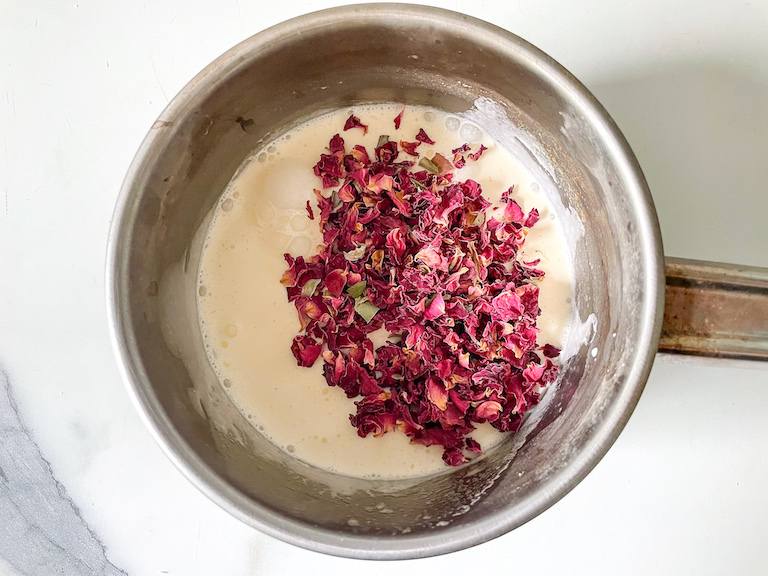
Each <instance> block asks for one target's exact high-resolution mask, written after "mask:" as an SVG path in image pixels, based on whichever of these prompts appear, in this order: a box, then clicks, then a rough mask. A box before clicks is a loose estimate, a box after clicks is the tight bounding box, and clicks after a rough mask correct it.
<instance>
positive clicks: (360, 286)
mask: <svg viewBox="0 0 768 576" xmlns="http://www.w3.org/2000/svg"><path fill="white" fill-rule="evenodd" d="M367 287H368V283H367V282H366V281H365V280H362V281H360V282H357V283H356V284H352V286H350V287H349V288H347V294H349V295H350V296H352V298H360V296H362V295H363V294H364V293H365V289H366V288H367Z"/></svg>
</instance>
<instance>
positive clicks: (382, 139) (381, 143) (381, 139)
mask: <svg viewBox="0 0 768 576" xmlns="http://www.w3.org/2000/svg"><path fill="white" fill-rule="evenodd" d="M387 142H389V134H382V135H381V136H379V143H378V144H376V148H381V147H382V146H384V144H386V143H387Z"/></svg>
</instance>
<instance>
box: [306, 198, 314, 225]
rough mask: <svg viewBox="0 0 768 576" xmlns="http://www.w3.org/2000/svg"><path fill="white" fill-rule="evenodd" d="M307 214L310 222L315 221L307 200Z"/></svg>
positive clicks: (310, 205)
mask: <svg viewBox="0 0 768 576" xmlns="http://www.w3.org/2000/svg"><path fill="white" fill-rule="evenodd" d="M307 214H308V215H309V219H310V220H314V219H315V213H314V212H313V211H312V204H310V203H309V200H307Z"/></svg>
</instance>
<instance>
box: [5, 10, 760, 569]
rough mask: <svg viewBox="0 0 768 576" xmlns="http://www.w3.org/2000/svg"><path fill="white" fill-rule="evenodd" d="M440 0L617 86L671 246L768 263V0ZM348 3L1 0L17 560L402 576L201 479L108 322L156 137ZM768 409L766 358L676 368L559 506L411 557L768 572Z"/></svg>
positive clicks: (9, 501)
mask: <svg viewBox="0 0 768 576" xmlns="http://www.w3.org/2000/svg"><path fill="white" fill-rule="evenodd" d="M436 4H439V5H441V6H444V7H448V8H453V9H458V10H462V11H464V12H467V13H470V14H472V15H475V16H478V17H481V18H484V19H486V20H489V21H491V22H493V23H495V24H498V25H500V26H503V27H505V28H507V29H509V30H511V31H513V32H515V33H517V34H519V35H521V36H522V37H524V38H526V39H528V40H530V41H532V42H533V43H534V44H536V45H538V46H539V47H540V48H542V49H543V50H545V51H546V52H548V53H550V54H551V55H552V56H554V57H555V58H556V59H558V60H559V61H560V62H561V63H563V64H564V65H565V66H566V67H568V68H569V69H570V70H571V71H572V72H573V73H575V74H576V76H577V77H579V78H580V79H581V80H582V81H583V82H584V83H585V84H586V85H587V86H588V87H589V88H590V89H592V90H593V91H594V93H595V94H596V95H597V97H598V98H599V99H601V101H603V102H604V104H605V105H606V107H607V108H608V109H609V111H610V112H611V113H612V114H613V115H614V117H615V119H616V120H617V122H618V124H619V125H620V126H621V128H622V129H623V130H624V132H625V134H626V135H627V138H628V139H629V141H630V143H631V144H632V146H633V147H634V149H635V151H636V153H637V156H638V157H639V159H640V162H641V164H642V166H643V168H644V170H645V172H646V175H647V177H648V180H649V182H650V185H651V188H652V191H653V195H654V199H655V201H656V205H657V208H658V210H659V214H660V219H661V224H662V228H663V235H664V241H665V249H666V253H667V254H670V255H675V256H684V257H694V258H704V259H713V260H730V261H736V262H740V263H744V264H753V265H760V266H768V226H767V225H766V222H768V59H766V57H765V55H766V54H768V2H766V1H765V0H757V1H752V2H749V1H747V2H742V1H715V0H684V1H682V0H681V1H679V2H674V3H668V2H666V1H665V0H623V1H621V2H609V1H607V0H605V1H599V0H582V1H580V2H569V1H567V0H512V1H510V0H478V1H475V2H461V3H460V2H455V1H447V2H436ZM331 5H333V2H327V1H314V0H300V1H295V2H282V3H280V2H269V3H267V2H247V1H246V0H231V1H229V0H226V1H225V0H220V1H198V0H195V1H190V0H183V1H182V0H160V1H154V2H150V1H142V2H139V1H130V2H129V1H126V2H105V1H87V0H69V1H68V2H64V3H62V2H56V3H54V2H40V1H32V0H30V1H27V2H14V1H13V0H0V141H2V147H0V366H1V367H2V371H1V372H0V574H2V575H16V574H26V575H29V576H38V575H46V576H47V575H54V574H62V575H70V574H71V575H87V574H99V575H102V574H105V575H106V574H109V575H112V574H128V575H130V576H143V575H152V574H177V575H183V576H195V575H206V576H210V575H227V576H239V575H246V574H247V575H250V574H276V575H277V574H296V573H312V574H317V575H323V574H333V575H334V576H337V575H339V574H361V573H364V574H382V575H383V574H391V573H392V570H393V567H392V566H391V565H387V564H383V563H378V564H374V563H366V562H362V561H352V560H342V559H338V558H331V557H324V556H320V555H318V554H315V553H311V552H306V551H303V550H299V549H296V548H293V547H291V546H288V545H286V544H283V543H281V542H278V541H275V540H273V539H271V538H268V537H266V536H263V535H261V534H260V533H258V532H256V531H254V530H252V529H250V528H248V527H246V526H244V525H243V524H241V523H240V522H238V521H237V520H234V519H233V518H231V517H229V516H228V515H227V514H226V513H225V512H223V511H222V510H220V509H219V508H218V507H217V506H215V505H214V504H212V503H211V502H209V501H208V500H207V499H206V498H205V497H204V496H202V495H201V494H200V493H198V492H197V490H196V489H195V488H193V487H192V486H191V485H190V484H189V483H188V482H187V481H186V480H185V479H184V478H183V477H182V476H181V474H180V473H179V472H177V471H176V469H174V468H173V466H172V465H171V464H170V462H169V461H168V460H167V459H166V458H165V456H164V455H163V454H162V453H161V451H160V449H159V448H158V447H157V446H156V445H155V444H154V442H153V441H152V439H151V438H150V436H149V434H148V432H147V431H146V430H145V429H144V427H143V425H142V423H141V422H140V420H139V418H138V415H137V414H136V412H135V411H134V408H133V406H132V405H131V404H130V402H129V400H128V396H127V394H126V392H125V390H124V388H123V383H122V382H121V381H120V378H119V376H118V372H117V368H116V365H115V361H114V359H113V357H112V351H111V349H110V346H109V340H108V336H107V323H106V317H105V306H104V281H103V263H104V252H105V242H106V237H107V230H108V227H109V222H110V217H111V213H112V208H113V206H114V202H115V198H116V196H117V193H118V189H119V187H120V183H121V180H122V177H123V174H124V173H125V170H126V168H127V166H128V164H129V162H130V160H131V158H132V156H133V153H134V151H135V150H136V148H137V147H138V145H139V143H140V142H141V139H142V138H143V136H144V133H145V132H146V131H147V129H148V128H149V126H150V125H151V124H152V122H153V121H154V119H155V118H156V117H157V115H158V114H159V113H160V111H161V110H162V109H163V107H164V106H165V104H166V103H167V101H168V99H169V98H171V97H172V96H173V95H174V94H175V93H176V92H177V91H178V90H179V89H180V88H181V87H182V86H183V85H184V83H186V82H187V81H188V80H189V79H191V78H192V77H193V76H194V74H195V73H197V72H198V71H199V70H200V69H201V68H202V67H203V66H204V65H206V64H207V63H208V62H210V61H211V60H213V59H214V58H215V57H216V56H217V55H219V54H220V53H221V52H223V51H224V50H226V49H227V48H229V47H231V46H232V45H234V44H235V43H237V42H238V41H240V40H242V39H244V38H246V37H247V36H249V35H251V34H253V33H255V32H258V31H259V30H261V29H263V28H265V27H267V26H269V25H272V24H275V23H277V22H279V21H281V20H284V19H286V18H288V17H291V16H295V15H298V14H300V13H304V12H308V11H311V10H314V9H319V8H323V7H327V6H331ZM766 414H768V369H766V367H764V366H752V367H747V368H745V367H723V366H719V367H718V366H713V365H706V364H705V365H702V364H698V363H680V362H677V361H675V362H672V361H669V360H667V359H659V360H658V361H657V363H656V365H655V367H654V370H653V373H652V374H651V378H650V380H649V382H648V385H647V387H646V391H645V393H644V395H643V397H642V399H641V401H640V404H639V406H638V408H637V410H636V412H635V414H634V416H633V417H632V419H631V421H630V422H629V425H628V426H627V428H626V430H625V432H624V433H623V434H622V436H621V437H620V438H619V440H618V441H617V443H616V444H615V446H614V447H613V449H612V450H611V451H610V452H609V453H608V455H607V456H606V457H605V459H604V460H603V461H602V462H601V463H600V464H599V465H598V466H597V468H596V469H595V470H594V472H592V473H591V474H590V475H589V476H588V477H587V479H586V480H584V481H583V482H582V483H581V484H580V485H579V486H578V487H577V488H576V489H575V490H573V492H571V493H570V494H569V495H568V496H566V497H565V499H563V500H562V501H561V502H560V503H558V504H556V505H555V506H554V507H553V508H551V509H550V510H548V511H547V512H545V513H544V514H542V515H541V516H539V517H538V518H536V519H534V520H533V521H531V522H529V523H528V524H526V525H525V526H523V527H521V528H519V529H518V530H516V531H514V532H513V533H510V534H508V535H506V536H504V537H502V538H499V539H497V540H495V541H493V542H490V543H488V544H485V545H482V546H479V547H476V548H474V549H471V550H467V551H464V552H460V553H456V554H453V555H449V556H446V557H441V558H434V559H429V560H422V561H412V562H403V563H399V564H397V565H396V566H395V569H396V570H403V571H406V570H407V571H419V572H423V573H448V574H451V573H456V574H458V573H461V574H466V573H468V571H470V570H473V569H475V570H477V569H492V570H493V572H494V573H499V572H500V571H505V572H507V571H508V572H512V571H519V572H520V573H536V574H540V575H543V574H562V573H569V574H674V575H679V574H697V575H701V574H726V573H727V574H761V573H762V574H764V573H766V572H767V571H768V547H767V546H766V545H765V543H766V542H768V521H767V519H768V418H766ZM54 478H55V480H54Z"/></svg>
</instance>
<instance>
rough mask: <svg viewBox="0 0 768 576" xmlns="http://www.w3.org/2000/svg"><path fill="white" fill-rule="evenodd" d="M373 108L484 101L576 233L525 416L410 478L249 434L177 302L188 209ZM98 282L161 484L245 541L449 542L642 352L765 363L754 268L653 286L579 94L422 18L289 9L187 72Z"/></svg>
mask: <svg viewBox="0 0 768 576" xmlns="http://www.w3.org/2000/svg"><path fill="white" fill-rule="evenodd" d="M387 101H394V102H405V103H408V104H424V105H428V106H433V107H436V108H439V109H442V110H445V111H448V112H453V113H463V112H465V111H467V110H470V109H472V108H473V107H476V106H477V102H492V103H493V105H494V106H495V108H494V109H495V110H497V111H498V110H502V111H503V114H504V116H505V118H503V119H502V120H503V121H504V122H509V123H510V124H511V125H513V126H515V127H516V130H517V131H518V132H517V134H518V136H517V137H516V142H517V143H519V144H520V145H521V146H522V148H521V150H524V153H525V154H528V155H530V158H529V160H532V161H535V163H536V165H537V166H538V168H539V169H540V170H541V173H542V174H544V175H545V177H546V178H547V179H548V180H549V184H550V185H551V189H552V190H555V194H556V196H557V198H554V200H555V201H556V202H559V203H561V204H562V208H563V210H564V211H565V212H564V213H567V214H568V215H570V217H571V218H572V219H573V221H574V222H579V223H580V229H579V230H578V233H575V232H574V233H572V234H571V236H570V237H569V241H570V242H571V244H572V253H573V260H574V262H573V264H574V269H575V281H576V293H575V298H574V306H575V308H576V311H577V313H578V316H579V318H578V321H579V326H580V329H579V330H573V331H572V334H571V336H570V337H569V338H570V341H569V346H571V347H575V348H576V349H578V353H577V354H576V355H574V356H573V357H572V358H571V359H570V360H569V361H568V362H567V363H566V364H565V365H564V367H563V370H562V378H561V380H560V382H559V384H558V386H557V388H556V389H555V390H553V391H551V392H550V393H549V398H548V400H547V402H545V403H544V405H542V406H541V410H540V411H539V412H540V413H539V414H538V417H537V419H536V420H533V419H531V420H530V424H529V425H528V426H527V429H526V430H524V431H523V432H521V433H519V434H517V435H516V436H515V437H512V438H509V439H507V440H505V442H503V443H502V444H501V446H500V447H499V448H498V449H495V450H492V451H491V452H490V453H489V454H487V456H486V457H484V458H480V459H478V460H476V461H474V462H473V463H471V464H469V465H467V466H464V467H461V468H458V469H452V470H448V471H447V472H446V473H444V474H440V475H436V476H433V477H428V478H426V479H422V480H418V481H414V480H411V481H405V480H401V481H374V480H361V479H354V478H348V477H344V476H340V475H336V474H332V473H329V472H324V471H322V470H319V469H316V468H312V467H310V466H307V465H305V464H303V463H301V462H299V461H296V460H295V459H293V458H291V457H289V456H288V455H287V454H285V453H283V452H282V451H280V450H279V449H277V448H276V447H275V446H274V445H273V444H271V443H270V442H269V441H268V440H266V439H265V438H264V437H263V436H262V435H261V434H260V433H259V432H258V431H257V430H256V429H255V428H254V427H253V426H252V425H251V424H249V423H248V421H247V420H246V419H245V418H244V417H243V416H242V415H241V414H240V412H238V410H237V409H235V408H234V406H233V405H232V403H231V402H230V400H229V399H228V397H227V396H226V394H224V392H223V390H222V388H221V387H220V385H219V383H218V382H217V381H216V378H215V376H214V374H213V372H212V369H211V367H210V366H209V364H208V360H207V358H206V354H205V351H204V348H203V344H202V338H201V335H200V330H199V327H198V324H197V311H196V303H195V295H194V291H195V289H196V283H195V281H196V275H197V266H198V263H199V258H200V251H201V248H202V242H201V237H202V236H203V235H204V231H205V226H206V225H207V217H208V216H209V214H210V212H211V209H212V207H213V206H214V205H215V203H216V202H217V199H218V197H219V196H220V194H221V193H222V191H223V190H224V187H225V186H226V185H227V183H228V181H229V180H230V178H231V177H232V175H233V174H234V172H235V171H236V169H237V168H238V166H239V165H240V164H241V163H242V162H243V160H244V159H245V158H247V157H248V156H249V155H250V154H251V152H252V151H254V150H255V149H257V148H259V147H260V145H261V144H262V143H264V142H266V141H268V139H269V138H271V137H273V136H276V135H278V134H279V133H281V132H283V131H284V130H286V129H288V128H290V127H292V126H294V125H296V124H297V123H299V122H301V121H303V120H305V119H307V118H308V117H311V116H313V115H316V114H318V113H320V112H323V111H327V110H331V109H336V108H339V107H346V106H351V105H354V104H360V103H371V102H387ZM201 230H202V234H201ZM665 279H666V283H665ZM107 285H108V287H109V291H108V300H109V302H108V307H109V316H110V321H111V327H112V333H113V336H114V344H115V349H116V352H117V356H118V359H119V362H120V365H121V367H122V370H123V372H124V375H125V379H126V380H127V382H128V384H129V387H130V389H131V390H132V392H133V395H134V397H135V399H136V401H137V404H138V406H139V409H140V411H141V412H142V413H143V415H144V417H145V420H146V422H147V423H148V425H149V427H150V428H151V429H152V431H153V432H154V435H155V437H156V438H157V441H158V442H159V443H160V444H161V445H162V447H163V448H164V449H165V451H166V453H167V454H168V456H169V457H170V458H171V459H172V460H173V462H174V463H175V464H176V465H177V466H178V467H179V468H180V469H181V470H182V472H183V473H184V474H185V475H186V476H187V477H188V478H189V479H190V480H191V481H192V482H193V483H194V484H195V485H196V486H197V487H198V488H200V489H201V490H202V491H203V492H204V493H205V494H207V495H208V496H209V497H210V498H211V499H213V500H214V501H215V502H217V503H218V504H219V505H221V506H222V507H223V508H224V509H226V510H227V511H229V512H231V513H232V514H233V515H235V516H237V517H238V518H240V519H241V520H243V521H244V522H246V523H248V524H250V525H251V526H253V527H255V528H258V529H259V530H262V531H263V532H266V533H267V534H271V535H273V536H275V537H277V538H281V539H283V540H285V541H287V542H291V543H293V544H297V545H299V546H303V547H305V548H310V549H313V550H317V551H320V552H325V553H329V554H337V555H341V556H350V557H358V558H375V559H397V558H413V557H422V556H431V555H436V554H441V553H446V552H451V551H455V550H459V549H462V548H466V547H468V546H472V545H474V544H478V543H480V542H484V541H486V540H489V539H491V538H494V537H496V536H499V535H501V534H504V533H505V532H508V531H509V530H512V529H514V528H516V527H518V526H520V525H521V524H523V523H524V522H526V521H528V520H530V519H531V518H533V517H534V516H536V515H537V514H539V513H540V512H542V511H543V510H545V509H546V508H548V507H549V506H551V505H553V504H554V503H555V502H557V501H558V500H559V499H560V498H562V497H563V496H564V495H565V494H566V493H568V491H569V490H571V489H572V488H573V487H574V486H575V485H576V484H577V483H578V482H579V481H580V480H581V479H582V478H584V476H585V475H586V474H587V473H588V472H589V471H590V470H591V469H592V468H593V467H594V466H595V464H596V463H597V462H598V461H599V460H600V458H602V456H603V455H604V454H605V453H606V451H607V450H608V448H609V447H610V446H611V445H612V444H613V442H614V440H615V439H616V437H617V436H618V435H619V433H620V432H621V430H622V428H623V427H624V425H625V423H626V422H627V419H628V418H629V416H630V414H631V412H632V410H633V409H634V407H635V404H636V403H637V401H638V398H639V396H640V393H641V392H642V390H643V386H644V384H645V382H646V379H647V377H648V373H649V371H650V369H651V365H652V363H653V359H654V356H655V354H656V352H657V350H658V349H659V347H660V346H661V348H662V349H663V350H667V351H679V352H684V353H693V354H704V355H711V356H722V357H735V358H759V359H766V358H768V345H767V344H766V342H767V339H768V334H767V333H766V332H767V331H768V272H766V270H760V269H752V268H750V269H747V268H739V267H735V266H729V265H714V264H709V263H701V262H690V261H679V260H670V259H668V260H667V261H666V275H665V259H664V255H663V251H662V244H661V237H660V233H659V226H658V223H657V220H656V213H655V211H654V207H653V202H652V200H651V196H650V193H649V191H648V187H647V185H646V182H645V179H644V178H643V175H642V172H641V170H640V167H639V166H638V163H637V160H636V159H635V157H634V155H633V154H632V151H631V150H630V148H629V146H628V145H627V142H626V141H625V140H624V138H623V136H622V135H621V133H620V131H619V129H618V128H617V127H616V124H615V123H614V122H613V120H611V118H610V117H609V116H608V114H607V113H606V111H605V110H604V109H603V108H602V106H600V104H599V103H598V102H597V100H595V98H594V97H593V96H592V95H591V94H590V93H589V92H588V91H587V90H586V89H585V88H584V86H582V85H581V84H580V83H579V82H578V80H576V79H575V78H574V77H573V76H571V74H569V73H568V72H567V71H566V70H565V69H564V68H563V67H562V66H560V65H559V64H558V63H557V62H555V61H554V60H552V58H550V57H549V56H547V55H546V54H544V53H542V52H541V51H540V50H538V49H536V48H535V47H533V46H531V45H530V44H528V43H527V42H525V41H524V40H522V39H520V38H518V37H517V36H514V35H513V34H511V33H509V32H507V31H505V30H502V29H500V28H497V27H495V26H492V25H490V24H487V23H485V22H481V21H479V20H475V19H473V18H470V17H467V16H463V15H461V14H457V13H454V12H448V11H445V10H439V9H435V8H427V7H422V6H412V5H397V4H371V5H360V6H346V7H343V8H337V9H332V10H326V11H322V12H318V13H314V14H309V15H307V16H302V17H300V18H296V19H294V20H290V21H288V22H285V23H283V24H280V25H278V26H275V27H273V28H270V29H269V30H266V31H264V32H261V33H259V34H257V35H256V36H254V37H252V38H250V39H248V40H246V41H245V42H243V43H241V44H239V45H238V46H236V47H234V48H232V49H231V50H230V51H228V52H227V53H225V54H224V55H223V56H221V57H220V58H218V59H217V60H216V61H215V62H213V63H212V64H211V65H210V66H208V67H207V68H206V69H205V70H203V71H202V72H201V73H200V74H199V75H198V76H197V77H195V78H194V80H192V81H191V82H190V83H189V84H188V85H187V86H186V87H185V88H184V89H183V90H182V91H181V93H180V94H179V95H178V96H176V98H174V100H173V101H172V102H171V103H170V105H169V106H168V108H167V109H166V110H165V111H164V112H163V113H162V115H161V116H160V118H159V119H158V120H157V122H155V124H154V125H153V126H152V128H151V130H150V131H149V134H148V136H147V137H146V139H145V140H144V143H143V144H142V145H141V148H140V149H139V151H138V153H137V155H136V158H135V160H134V162H133V164H132V165H131V167H130V170H129V172H128V175H127V177H126V180H125V183H124V186H123V189H122V191H121V193H120V197H119V200H118V204H117V208H116V212H115V217H114V220H113V225H112V230H111V232H110V238H109V249H108V261H107ZM660 336H661V340H660ZM660 342H661V344H660ZM595 349H596V350H595ZM593 350H594V352H593Z"/></svg>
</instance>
